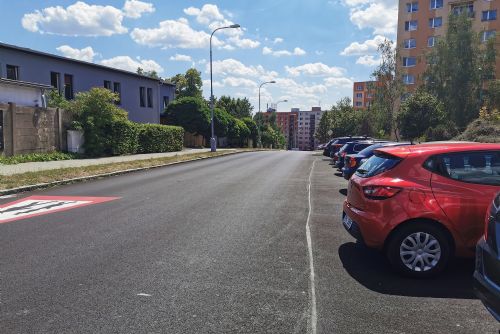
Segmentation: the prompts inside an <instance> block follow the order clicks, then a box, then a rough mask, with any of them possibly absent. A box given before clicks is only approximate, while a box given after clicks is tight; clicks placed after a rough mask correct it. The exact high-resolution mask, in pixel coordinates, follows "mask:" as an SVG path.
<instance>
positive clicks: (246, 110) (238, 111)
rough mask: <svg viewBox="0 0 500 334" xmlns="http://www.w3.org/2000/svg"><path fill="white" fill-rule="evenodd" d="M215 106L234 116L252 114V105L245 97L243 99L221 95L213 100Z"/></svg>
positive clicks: (241, 116) (239, 116)
mask: <svg viewBox="0 0 500 334" xmlns="http://www.w3.org/2000/svg"><path fill="white" fill-rule="evenodd" d="M215 106H216V107H218V108H222V109H225V110H226V111H227V112H228V113H230V114H231V115H233V116H234V117H236V118H243V117H251V116H252V111H253V106H252V104H251V103H250V101H249V100H248V99H247V98H246V97H245V98H243V99H240V98H237V99H235V98H231V97H230V96H225V95H222V96H221V97H220V98H219V99H217V100H216V101H215Z"/></svg>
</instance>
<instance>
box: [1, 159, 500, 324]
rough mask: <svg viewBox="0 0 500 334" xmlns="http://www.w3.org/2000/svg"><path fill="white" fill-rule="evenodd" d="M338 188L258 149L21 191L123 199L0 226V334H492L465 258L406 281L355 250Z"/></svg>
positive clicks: (326, 174)
mask: <svg viewBox="0 0 500 334" xmlns="http://www.w3.org/2000/svg"><path fill="white" fill-rule="evenodd" d="M312 166H314V167H313V169H312V175H311V180H312V187H311V204H312V211H311V216H310V221H309V226H310V230H311V235H310V236H311V242H312V250H313V251H312V254H313V259H314V274H315V275H314V281H313V283H314V292H315V301H316V303H315V304H314V303H313V301H314V299H313V298H312V293H311V286H312V284H311V280H310V274H311V272H310V262H309V257H308V244H307V238H306V223H307V220H308V213H309V205H308V203H309V202H308V184H309V174H310V170H311V167H312ZM345 186H346V182H345V181H344V180H343V179H342V178H340V177H338V176H335V175H334V170H333V169H332V168H331V166H329V165H328V161H325V160H324V159H323V157H322V156H315V155H313V154H311V153H310V152H309V153H307V152H256V153H245V154H239V155H235V156H229V157H223V158H217V159H212V160H204V161H198V162H193V163H187V164H181V165H176V166H172V167H166V168H161V169H154V170H149V171H145V172H137V173H133V174H128V175H122V176H117V177H112V178H107V179H103V180H96V181H92V182H88V183H81V184H75V185H68V186H63V187H59V188H54V189H50V190H45V191H39V192H33V193H29V194H22V195H20V196H18V199H19V198H22V197H26V196H31V195H45V196H49V195H51V196H52V195H54V196H55V195H57V196H65V195H66V196H105V197H107V196H111V197H119V199H117V200H114V201H110V202H106V203H101V204H96V205H89V206H85V207H79V208H75V209H71V210H68V211H61V212H56V213H52V214H47V215H42V216H37V217H31V218H27V219H23V220H17V221H13V222H9V223H4V224H0V332H1V333H307V332H309V333H310V332H311V331H312V328H313V327H314V325H316V329H317V332H318V333H497V332H498V328H500V326H498V324H497V323H496V322H494V320H493V318H492V317H491V316H490V315H489V314H488V313H487V311H486V310H485V309H484V308H483V306H482V305H481V303H480V302H479V301H478V300H476V299H475V298H474V296H473V294H472V290H471V273H472V269H473V262H472V261H463V260H462V261H457V262H456V263H455V264H454V265H453V266H452V268H451V269H450V271H449V272H448V273H447V274H445V275H444V276H443V277H441V278H438V279H434V280H426V281H415V280H409V279H404V278H401V277H399V276H397V275H395V274H393V273H392V272H391V271H390V269H389V268H388V265H387V264H386V262H385V260H384V259H383V257H382V256H381V255H380V254H378V253H377V252H374V251H371V250H368V249H365V248H364V247H362V246H360V245H357V244H355V243H354V242H353V239H352V238H351V237H350V236H349V235H348V234H347V232H345V231H344V230H343V227H342V225H341V222H340V214H341V204H342V201H343V199H344V194H345ZM12 200H14V199H0V204H4V203H8V202H9V201H12ZM314 306H316V307H315V309H316V311H317V313H316V314H317V318H315V317H314V315H313V316H311V314H312V312H311V310H313V309H314Z"/></svg>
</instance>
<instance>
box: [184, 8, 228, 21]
mask: <svg viewBox="0 0 500 334" xmlns="http://www.w3.org/2000/svg"><path fill="white" fill-rule="evenodd" d="M184 13H185V14H186V15H189V16H196V21H197V22H198V23H201V24H204V25H206V26H208V25H210V24H211V23H213V22H214V21H223V20H224V15H222V13H221V12H220V11H219V8H218V7H217V5H212V4H205V5H203V7H201V9H200V8H196V7H189V8H186V9H184Z"/></svg>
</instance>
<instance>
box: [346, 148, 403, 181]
mask: <svg viewBox="0 0 500 334" xmlns="http://www.w3.org/2000/svg"><path fill="white" fill-rule="evenodd" d="M404 145H411V143H410V142H385V143H384V142H379V143H375V144H373V145H371V146H368V147H367V148H365V149H363V150H362V151H361V152H359V153H357V154H348V155H346V157H345V158H344V167H343V168H342V176H343V177H344V179H346V180H349V179H350V178H351V176H352V175H353V174H354V173H355V172H356V170H357V169H358V168H359V166H361V165H362V164H363V162H364V161H365V160H366V159H368V158H369V157H371V156H372V155H373V153H374V151H375V150H376V149H377V148H381V147H390V146H404Z"/></svg>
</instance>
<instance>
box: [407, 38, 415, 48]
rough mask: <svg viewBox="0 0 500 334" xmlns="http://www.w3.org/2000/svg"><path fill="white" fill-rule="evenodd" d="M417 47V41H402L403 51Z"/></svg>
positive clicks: (411, 39) (412, 39)
mask: <svg viewBox="0 0 500 334" xmlns="http://www.w3.org/2000/svg"><path fill="white" fill-rule="evenodd" d="M416 47H417V40H416V39H415V38H410V39H405V40H404V48H405V49H414V48H416Z"/></svg>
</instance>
